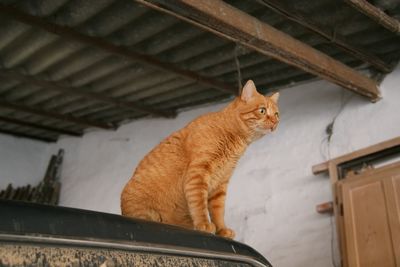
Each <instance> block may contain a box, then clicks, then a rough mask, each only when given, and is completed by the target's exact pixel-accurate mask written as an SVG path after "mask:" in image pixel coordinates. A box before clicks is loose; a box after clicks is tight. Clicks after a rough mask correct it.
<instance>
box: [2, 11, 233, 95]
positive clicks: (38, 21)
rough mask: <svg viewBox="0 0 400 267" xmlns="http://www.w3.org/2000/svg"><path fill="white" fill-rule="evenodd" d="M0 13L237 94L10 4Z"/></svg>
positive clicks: (228, 86)
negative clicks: (22, 10)
mask: <svg viewBox="0 0 400 267" xmlns="http://www.w3.org/2000/svg"><path fill="white" fill-rule="evenodd" d="M0 14H2V15H3V16H7V17H11V18H13V19H16V20H18V21H20V22H23V23H26V24H28V25H30V26H34V27H38V28H41V29H43V30H45V31H48V32H51V33H54V34H56V35H59V36H61V37H63V38H65V39H70V40H75V41H79V42H81V43H84V44H87V45H91V46H95V47H98V48H101V49H103V50H105V51H107V52H109V53H111V54H114V55H118V56H122V57H124V58H128V59H130V60H132V61H135V62H140V63H142V64H145V65H147V66H149V67H152V68H155V69H158V70H161V71H165V72H169V73H173V74H176V75H178V76H180V77H183V78H186V79H189V80H192V81H195V82H198V83H200V84H203V85H206V86H208V87H211V88H215V89H218V90H221V91H224V92H229V93H230V94H234V95H237V94H238V88H236V87H235V86H232V85H231V84H228V83H225V82H221V81H218V80H216V79H214V78H211V77H206V76H202V75H199V74H198V73H196V72H193V71H189V70H185V69H181V68H179V67H178V66H176V65H174V64H171V63H168V62H162V61H160V60H158V59H157V58H155V57H152V56H149V55H145V54H141V53H138V52H135V51H132V50H131V49H129V48H128V47H123V46H119V45H115V44H112V43H109V42H107V41H105V40H104V39H103V38H100V37H95V36H88V35H85V34H82V33H80V32H78V31H75V30H73V29H72V28H69V27H65V26H61V25H57V24H54V23H50V22H48V21H46V20H45V19H42V18H39V17H36V16H32V15H30V14H27V13H24V12H21V11H20V10H18V9H17V8H14V7H12V6H7V5H4V4H0Z"/></svg>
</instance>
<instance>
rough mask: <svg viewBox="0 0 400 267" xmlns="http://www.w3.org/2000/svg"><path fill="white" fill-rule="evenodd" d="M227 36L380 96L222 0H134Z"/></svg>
mask: <svg viewBox="0 0 400 267" xmlns="http://www.w3.org/2000/svg"><path fill="white" fill-rule="evenodd" d="M136 1H137V2H139V3H142V4H144V5H146V6H148V7H150V8H153V9H156V10H160V11H163V12H165V13H168V14H171V15H174V16H176V17H178V18H180V19H183V20H185V21H188V22H190V23H192V24H194V25H197V26H199V27H202V28H203V29H206V30H208V31H210V32H213V33H215V34H218V35H219V36H222V37H224V38H226V39H229V40H231V41H234V42H237V43H240V44H241V45H243V46H245V47H247V48H249V49H253V50H255V51H258V52H259V53H261V54H264V55H267V56H269V57H273V58H275V59H277V60H280V61H282V62H285V63H287V64H290V65H293V66H295V67H298V68H300V69H302V70H304V71H306V72H309V73H311V74H314V75H317V76H319V77H321V78H324V79H326V80H329V81H331V82H333V83H336V84H338V85H340V86H342V87H344V88H346V89H348V90H351V91H354V92H356V93H358V94H360V95H363V96H366V97H368V98H369V99H371V100H372V101H377V100H378V99H379V98H380V93H379V91H378V85H377V83H376V82H375V81H373V80H371V79H369V78H367V77H365V76H363V75H361V74H360V73H358V72H356V71H355V70H353V69H351V68H349V67H347V66H346V65H344V64H342V63H341V62H339V61H337V60H335V59H333V58H331V57H329V56H327V55H326V54H323V53H321V52H320V51H317V50H316V49H314V48H312V47H310V46H308V45H306V44H304V43H302V42H300V41H298V40H296V39H294V38H292V37H290V36H289V35H287V34H285V33H283V32H281V31H278V30H277V29H275V28H273V27H271V26H269V25H267V24H265V23H263V22H261V21H259V20H258V19H256V18H254V17H252V16H250V15H249V14H247V13H245V12H243V11H241V10H238V9H236V8H234V7H232V6H231V5H229V4H227V3H225V2H223V1H221V0H204V1H197V0H176V1H166V0H136Z"/></svg>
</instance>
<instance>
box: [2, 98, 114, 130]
mask: <svg viewBox="0 0 400 267" xmlns="http://www.w3.org/2000/svg"><path fill="white" fill-rule="evenodd" d="M0 107H1V108H8V109H14V110H17V111H23V112H26V113H31V114H35V115H39V116H43V117H49V118H53V119H57V120H61V121H67V122H72V123H75V124H79V125H84V126H91V127H97V128H102V129H115V126H113V125H110V124H105V123H102V122H96V121H89V120H85V119H83V118H78V117H74V116H71V115H67V114H60V113H56V112H53V111H49V110H43V109H39V108H36V107H28V106H25V105H22V104H17V103H12V102H8V101H5V100H1V99H0Z"/></svg>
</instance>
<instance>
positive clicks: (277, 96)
mask: <svg viewBox="0 0 400 267" xmlns="http://www.w3.org/2000/svg"><path fill="white" fill-rule="evenodd" d="M269 99H271V100H272V101H274V102H275V103H276V104H278V99H279V92H276V93H273V94H272V95H271V96H269Z"/></svg>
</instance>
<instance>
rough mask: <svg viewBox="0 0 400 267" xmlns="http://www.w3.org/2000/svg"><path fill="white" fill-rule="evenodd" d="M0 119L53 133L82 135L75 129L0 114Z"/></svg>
mask: <svg viewBox="0 0 400 267" xmlns="http://www.w3.org/2000/svg"><path fill="white" fill-rule="evenodd" d="M0 121H4V122H7V123H11V124H17V125H22V126H26V127H30V128H36V129H41V130H45V131H49V132H53V133H57V134H65V135H71V136H82V135H83V132H82V131H80V132H76V131H71V130H66V129H61V128H56V127H52V126H47V125H42V124H38V123H33V122H28V121H23V120H19V119H16V118H9V117H4V116H0Z"/></svg>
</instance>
